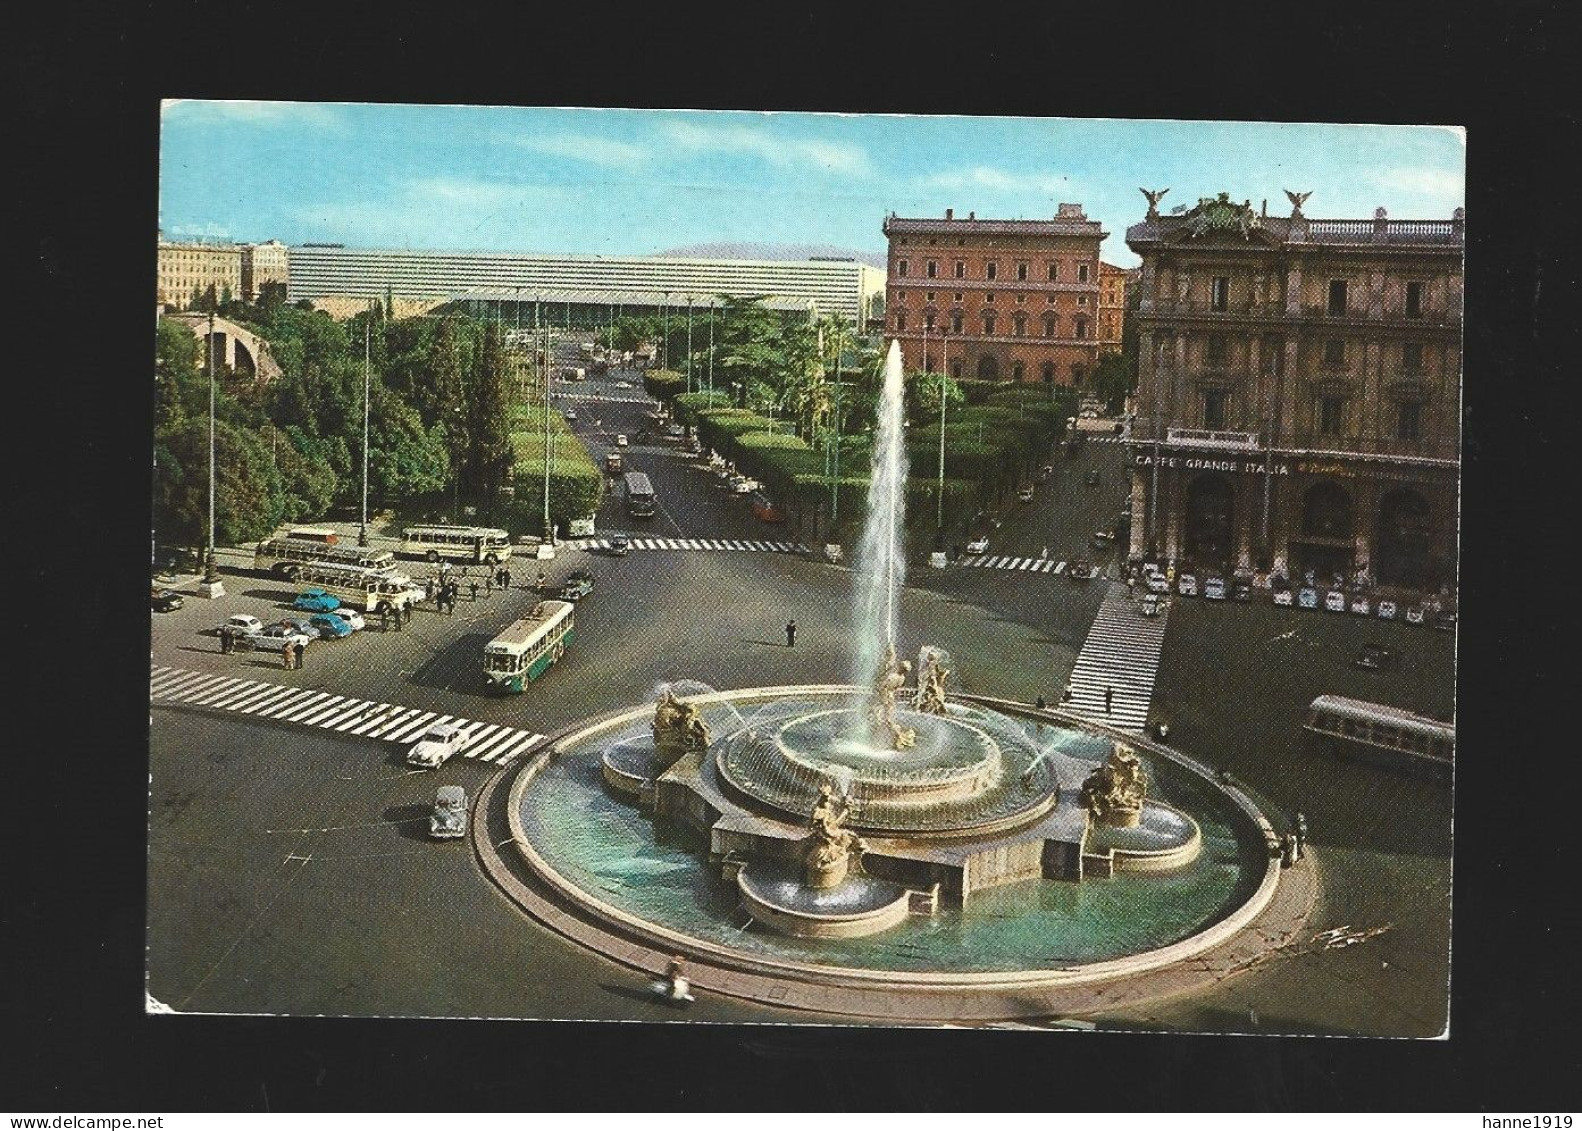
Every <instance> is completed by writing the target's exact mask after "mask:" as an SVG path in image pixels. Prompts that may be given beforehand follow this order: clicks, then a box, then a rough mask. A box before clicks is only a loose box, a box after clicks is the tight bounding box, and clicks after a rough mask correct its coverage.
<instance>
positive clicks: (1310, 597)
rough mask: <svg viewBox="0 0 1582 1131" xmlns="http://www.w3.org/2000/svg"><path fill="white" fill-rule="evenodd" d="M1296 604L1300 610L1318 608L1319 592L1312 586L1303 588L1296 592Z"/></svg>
mask: <svg viewBox="0 0 1582 1131" xmlns="http://www.w3.org/2000/svg"><path fill="white" fill-rule="evenodd" d="M1296 604H1297V607H1298V608H1303V609H1316V608H1318V590H1317V589H1314V588H1313V587H1312V586H1311V585H1304V586H1302V588H1300V589H1298V590H1297V592H1296Z"/></svg>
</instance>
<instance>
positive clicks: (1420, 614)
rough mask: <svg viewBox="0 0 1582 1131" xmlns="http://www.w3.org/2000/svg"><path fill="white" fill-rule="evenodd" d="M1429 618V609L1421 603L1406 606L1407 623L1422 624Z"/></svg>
mask: <svg viewBox="0 0 1582 1131" xmlns="http://www.w3.org/2000/svg"><path fill="white" fill-rule="evenodd" d="M1427 619H1428V610H1426V609H1424V608H1423V606H1421V605H1408V606H1407V607H1406V623H1407V624H1422V623H1423V621H1425V620H1427Z"/></svg>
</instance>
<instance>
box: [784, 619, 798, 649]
mask: <svg viewBox="0 0 1582 1131" xmlns="http://www.w3.org/2000/svg"><path fill="white" fill-rule="evenodd" d="M786 647H787V648H795V647H796V621H794V620H788V621H786Z"/></svg>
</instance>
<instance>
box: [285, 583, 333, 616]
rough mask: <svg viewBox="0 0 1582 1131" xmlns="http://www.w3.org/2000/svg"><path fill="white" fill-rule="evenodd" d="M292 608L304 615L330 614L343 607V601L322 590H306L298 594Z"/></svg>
mask: <svg viewBox="0 0 1582 1131" xmlns="http://www.w3.org/2000/svg"><path fill="white" fill-rule="evenodd" d="M291 607H292V608H293V609H300V610H301V611H302V612H304V613H328V612H333V611H334V610H336V609H338V608H340V607H341V599H340V598H339V597H336V596H333V595H332V594H329V593H326V592H324V590H322V589H305V590H303V591H302V592H301V593H298V594H297V599H296V600H295V601H293V602H291Z"/></svg>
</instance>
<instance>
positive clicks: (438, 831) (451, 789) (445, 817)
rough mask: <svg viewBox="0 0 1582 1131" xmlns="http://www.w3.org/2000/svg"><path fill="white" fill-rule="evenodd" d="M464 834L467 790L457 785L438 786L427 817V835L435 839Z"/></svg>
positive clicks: (465, 829) (450, 837)
mask: <svg viewBox="0 0 1582 1131" xmlns="http://www.w3.org/2000/svg"><path fill="white" fill-rule="evenodd" d="M466 834H467V791H466V790H465V789H463V788H462V787H461V786H459V785H442V786H440V787H439V789H438V791H436V792H435V794H434V811H433V812H432V813H430V814H429V818H428V835H429V836H431V837H433V838H434V839H435V840H454V839H455V838H457V837H460V836H465V835H466Z"/></svg>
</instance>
